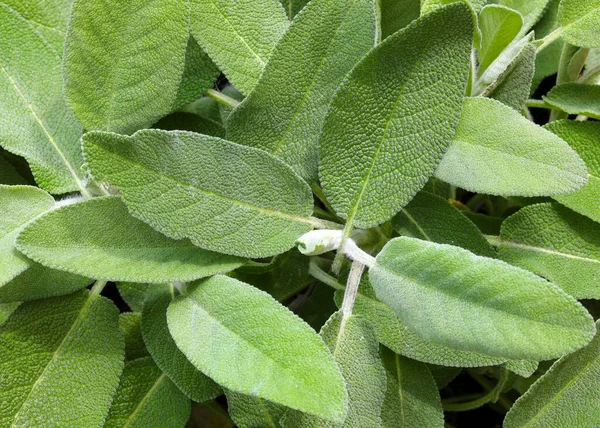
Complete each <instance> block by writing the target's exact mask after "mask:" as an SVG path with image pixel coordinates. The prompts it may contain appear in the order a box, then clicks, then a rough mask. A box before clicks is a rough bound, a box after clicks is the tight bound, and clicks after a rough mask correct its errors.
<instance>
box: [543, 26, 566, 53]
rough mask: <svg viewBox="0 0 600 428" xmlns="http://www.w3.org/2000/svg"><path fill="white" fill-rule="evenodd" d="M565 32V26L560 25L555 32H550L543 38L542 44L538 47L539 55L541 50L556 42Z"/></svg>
mask: <svg viewBox="0 0 600 428" xmlns="http://www.w3.org/2000/svg"><path fill="white" fill-rule="evenodd" d="M563 32H564V28H563V27H558V28H557V29H556V30H554V31H553V32H551V33H550V34H548V35H547V36H546V37H544V38H543V39H542V40H541V42H542V44H541V45H539V46H538V48H537V54H538V55H539V53H540V52H541V51H543V50H544V49H546V48H547V47H548V46H550V45H551V44H552V43H554V42H555V41H556V40H558V39H559V38H560V37H561V36H562V34H563Z"/></svg>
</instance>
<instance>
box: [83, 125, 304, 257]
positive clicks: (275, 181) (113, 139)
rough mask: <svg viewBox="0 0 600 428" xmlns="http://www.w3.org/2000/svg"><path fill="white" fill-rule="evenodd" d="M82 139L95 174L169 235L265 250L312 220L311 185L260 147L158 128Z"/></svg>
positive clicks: (286, 244)
mask: <svg viewBox="0 0 600 428" xmlns="http://www.w3.org/2000/svg"><path fill="white" fill-rule="evenodd" d="M83 144H84V151H85V156H86V160H87V162H88V164H89V166H90V169H91V171H92V174H93V175H94V177H95V178H96V179H98V180H101V181H108V182H110V184H111V185H113V186H115V187H117V188H119V189H120V190H121V191H122V196H123V200H124V201H125V204H126V205H127V208H128V210H129V212H130V213H131V214H132V215H133V216H135V217H137V218H139V219H141V220H143V221H144V222H146V223H148V224H149V225H150V226H152V227H154V228H155V229H157V230H159V231H160V232H162V233H164V234H165V235H167V236H169V237H171V238H176V239H181V238H189V239H190V240H191V241H192V242H193V243H194V244H195V245H198V246H199V247H202V248H205V249H207V250H212V251H218V252H222V253H226V254H233V255H238V256H243V257H267V256H273V255H276V254H279V253H283V252H285V251H286V250H288V249H290V248H291V247H292V246H293V245H294V242H295V241H296V239H297V238H298V237H300V236H301V235H302V234H304V233H306V232H308V231H309V230H310V229H311V227H312V225H313V223H312V220H311V219H310V218H309V216H310V214H311V213H312V204H313V201H312V193H311V191H310V188H309V187H308V185H307V184H306V183H304V181H303V180H302V179H301V178H300V177H298V176H297V175H296V174H294V173H293V171H292V170H291V169H290V168H289V167H288V166H286V165H285V164H284V163H283V162H281V161H280V160H279V159H277V158H275V157H274V156H272V155H270V154H268V153H265V152H263V151H262V150H258V149H255V148H251V147H244V146H240V145H237V144H235V143H231V142H229V141H225V140H221V139H219V138H215V137H209V136H206V135H199V134H193V133H189V132H166V131H160V130H154V129H153V130H144V131H139V132H137V133H136V134H135V135H133V136H132V137H125V136H119V135H116V134H111V133H100V132H94V133H88V134H86V135H85V136H84V139H83ZM157 153H160V155H157Z"/></svg>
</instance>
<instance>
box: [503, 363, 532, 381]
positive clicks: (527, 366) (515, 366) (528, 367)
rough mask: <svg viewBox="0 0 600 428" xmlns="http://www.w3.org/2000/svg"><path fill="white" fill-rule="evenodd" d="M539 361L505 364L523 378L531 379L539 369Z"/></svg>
mask: <svg viewBox="0 0 600 428" xmlns="http://www.w3.org/2000/svg"><path fill="white" fill-rule="evenodd" d="M538 365H539V364H538V362H537V361H528V360H510V361H507V362H506V363H504V367H506V368H507V369H508V370H510V371H511V372H513V373H516V374H518V375H519V376H522V377H530V376H531V375H533V373H535V371H536V370H537V368H538Z"/></svg>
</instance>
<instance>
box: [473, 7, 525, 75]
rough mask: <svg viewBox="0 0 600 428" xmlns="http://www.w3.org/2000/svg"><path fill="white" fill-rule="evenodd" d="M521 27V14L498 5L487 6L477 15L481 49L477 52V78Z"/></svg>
mask: <svg viewBox="0 0 600 428" xmlns="http://www.w3.org/2000/svg"><path fill="white" fill-rule="evenodd" d="M522 27H523V18H522V17H521V14H520V13H518V12H516V11H514V10H512V9H509V8H508V7H504V6H500V5H495V4H492V5H487V6H485V7H484V8H483V9H481V12H480V13H479V28H480V30H481V47H480V49H479V50H478V59H479V64H478V76H481V75H482V74H483V72H484V71H485V70H486V69H487V68H488V67H489V66H490V65H491V64H492V62H494V60H495V59H496V58H497V57H498V55H500V53H501V52H502V51H503V50H504V49H505V48H506V47H507V46H508V45H509V44H510V43H511V42H512V41H513V40H514V39H515V37H517V35H518V34H519V33H520V32H521V28H522Z"/></svg>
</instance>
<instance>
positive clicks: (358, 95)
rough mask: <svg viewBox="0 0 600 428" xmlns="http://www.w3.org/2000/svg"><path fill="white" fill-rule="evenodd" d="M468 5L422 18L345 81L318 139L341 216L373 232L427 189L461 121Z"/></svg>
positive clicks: (327, 187)
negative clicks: (428, 182) (421, 190)
mask: <svg viewBox="0 0 600 428" xmlns="http://www.w3.org/2000/svg"><path fill="white" fill-rule="evenodd" d="M471 19H472V18H471V13H470V12H469V10H468V8H467V7H465V6H464V5H463V4H455V5H451V6H448V7H444V8H441V9H439V10H436V11H435V12H433V13H431V14H429V15H427V16H425V17H422V18H420V19H419V20H417V21H415V22H414V23H413V24H411V25H410V26H409V27H407V28H406V29H404V30H402V31H399V32H397V33H396V34H394V35H393V36H390V37H388V38H387V39H385V40H384V41H383V42H382V43H381V44H379V45H377V47H375V48H374V49H373V50H372V51H371V52H370V53H369V54H368V55H367V56H366V57H365V58H364V59H363V60H362V61H361V62H360V63H359V64H358V65H357V66H356V67H355V68H354V69H353V70H352V72H351V73H350V74H349V75H348V76H347V77H346V79H345V80H344V82H343V83H342V85H341V86H340V88H339V89H338V91H337V92H336V95H335V96H334V99H333V102H332V105H331V109H330V112H329V114H328V115H327V119H326V121H325V125H324V128H323V134H322V135H321V138H320V140H319V162H320V165H319V174H320V176H321V182H322V184H323V190H324V191H325V195H326V196H327V198H328V200H329V202H331V205H332V206H333V208H334V209H335V211H336V213H337V214H338V215H339V216H341V217H343V218H345V219H347V220H348V223H350V224H353V225H355V226H357V227H361V228H369V227H372V226H375V225H377V224H379V223H382V222H384V221H386V220H388V219H390V218H391V217H392V216H393V215H394V214H396V212H398V211H399V210H400V208H402V207H403V206H404V205H406V204H407V203H408V202H409V201H410V200H411V199H412V197H413V196H414V195H415V193H416V192H417V191H418V190H419V189H420V188H422V187H423V186H424V185H425V183H426V182H427V179H428V178H429V176H430V175H431V174H432V173H433V171H434V170H435V167H436V166H437V164H438V162H439V161H440V159H441V156H442V155H443V153H444V152H445V150H446V148H447V146H448V144H449V143H450V140H451V138H452V136H453V135H454V129H455V127H456V125H457V123H458V119H459V115H460V106H461V103H462V97H463V94H464V90H465V86H466V79H467V74H468V62H469V61H468V58H469V52H470V47H471V43H472V27H471Z"/></svg>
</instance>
